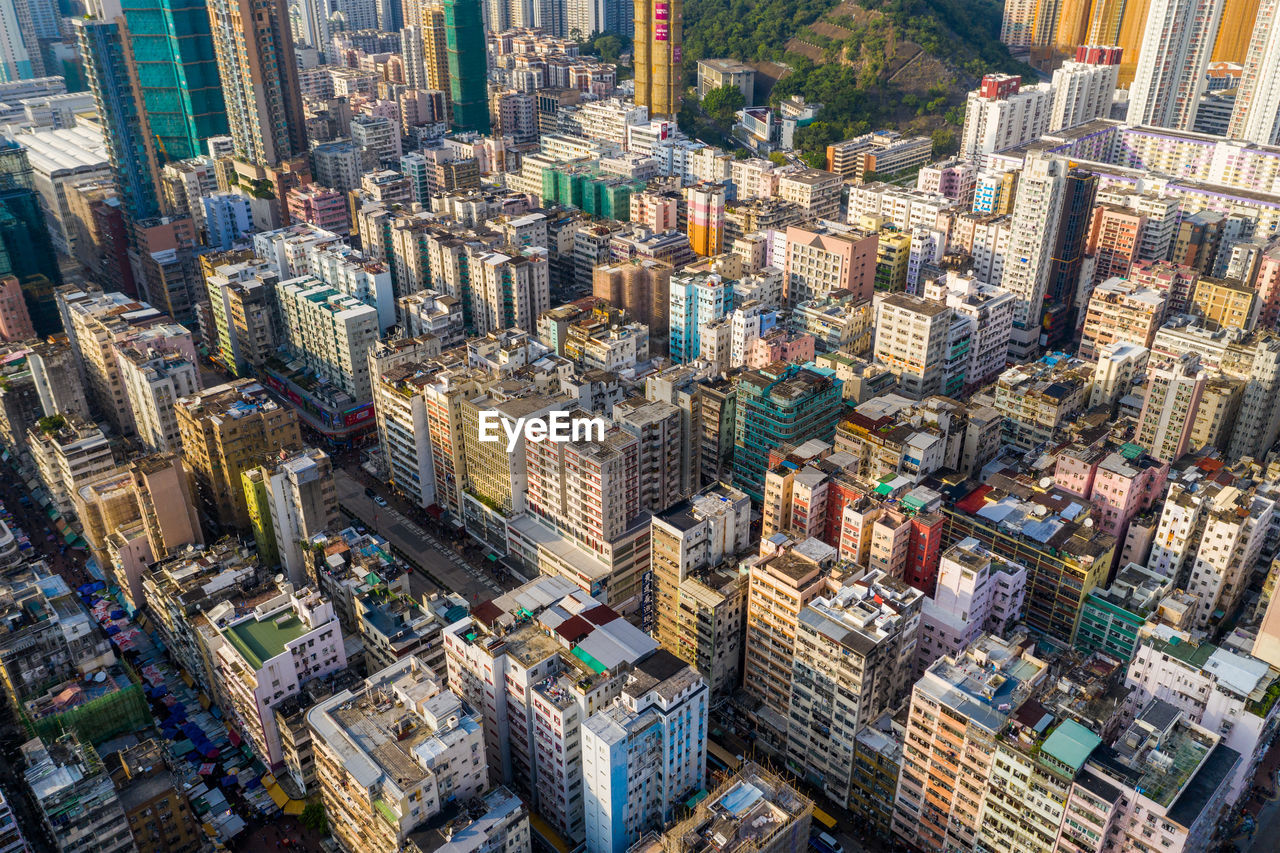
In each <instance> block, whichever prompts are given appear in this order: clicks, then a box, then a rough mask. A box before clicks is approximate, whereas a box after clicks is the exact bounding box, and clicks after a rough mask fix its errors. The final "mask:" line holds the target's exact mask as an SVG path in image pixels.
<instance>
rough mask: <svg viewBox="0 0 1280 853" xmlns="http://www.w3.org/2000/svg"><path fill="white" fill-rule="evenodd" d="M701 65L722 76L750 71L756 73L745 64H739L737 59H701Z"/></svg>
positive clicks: (699, 61) (699, 62)
mask: <svg viewBox="0 0 1280 853" xmlns="http://www.w3.org/2000/svg"><path fill="white" fill-rule="evenodd" d="M698 64H699V65H705V66H707V67H708V68H711V69H712V70H714V71H718V72H720V73H721V74H742V73H744V72H747V71H750V72H751V73H753V74H754V73H755V69H754V68H752V67H751V66H750V65H747V64H746V63H745V62H739V61H738V60H736V59H699V60H698Z"/></svg>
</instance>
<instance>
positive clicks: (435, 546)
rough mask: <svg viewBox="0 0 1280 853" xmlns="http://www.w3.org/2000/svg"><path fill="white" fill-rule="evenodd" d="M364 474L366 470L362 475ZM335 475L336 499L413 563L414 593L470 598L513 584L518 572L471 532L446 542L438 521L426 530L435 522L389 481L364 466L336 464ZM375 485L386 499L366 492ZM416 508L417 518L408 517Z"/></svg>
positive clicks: (480, 598) (488, 595)
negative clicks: (490, 554) (491, 556)
mask: <svg viewBox="0 0 1280 853" xmlns="http://www.w3.org/2000/svg"><path fill="white" fill-rule="evenodd" d="M361 475H363V476H361ZM358 476H361V479H360V480H357V479H356V478H357V477H358ZM334 481H335V483H336V485H337V489H338V505H339V506H340V507H341V508H342V509H343V510H344V511H345V512H347V513H348V514H349V515H351V516H352V517H353V518H356V519H358V520H359V521H360V522H361V523H363V524H364V525H366V526H367V527H368V528H370V529H371V530H373V531H375V532H376V533H377V534H378V535H379V536H382V537H383V538H385V539H386V540H387V541H388V542H390V543H391V545H392V547H394V548H395V549H396V551H398V552H399V554H400V555H401V556H402V557H403V558H404V559H405V560H406V561H407V562H409V564H410V565H411V566H412V567H413V569H414V572H413V580H412V582H411V584H410V586H411V589H412V591H413V594H414V596H415V597H416V596H419V595H421V594H422V593H424V592H439V591H444V592H456V593H458V594H459V595H461V596H462V597H463V598H465V599H466V600H467V603H468V604H476V603H478V602H481V601H486V600H488V599H490V598H493V597H494V596H497V595H501V594H502V593H503V592H504V591H505V590H507V589H511V588H513V587H515V586H516V585H517V584H518V583H519V582H520V579H519V578H512V577H511V576H510V574H509V573H508V572H507V571H506V569H505V568H503V567H502V566H501V565H500V564H499V563H497V562H494V561H490V560H486V559H485V558H484V557H485V554H484V552H483V551H480V550H478V549H477V547H476V545H475V543H474V542H473V541H472V540H471V539H470V537H467V536H462V537H461V538H459V539H458V540H457V541H456V542H452V541H450V542H446V541H444V540H446V539H451V538H452V537H451V535H450V533H448V532H445V531H444V530H441V529H440V528H439V527H437V528H436V529H437V532H438V534H439V535H436V534H435V533H431V532H428V531H427V530H426V529H424V525H434V524H435V522H433V521H430V520H428V519H427V517H426V516H425V514H423V513H422V512H421V510H414V509H413V508H411V507H409V506H408V505H407V504H405V503H404V502H403V501H401V500H400V499H399V498H397V497H396V496H395V495H393V494H391V491H390V490H389V489H387V488H386V486H384V485H382V484H380V483H378V482H377V481H375V480H374V479H373V478H372V477H369V476H368V475H367V474H364V473H363V472H362V471H359V470H358V469H357V471H355V472H352V471H351V470H347V469H336V470H335V471H334ZM367 488H371V489H373V490H374V492H375V493H376V494H378V495H380V496H381V497H382V498H383V500H385V501H386V502H387V505H386V506H379V505H378V504H376V503H375V502H374V501H373V499H372V498H370V497H369V496H368V495H367V494H366V493H365V489H367ZM410 513H414V514H415V516H416V517H417V518H418V519H419V520H418V521H415V520H413V519H411V518H410V517H409V514H410Z"/></svg>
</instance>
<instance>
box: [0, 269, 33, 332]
mask: <svg viewBox="0 0 1280 853" xmlns="http://www.w3.org/2000/svg"><path fill="white" fill-rule="evenodd" d="M35 336H36V329H35V326H33V325H31V314H30V313H28V311H27V301H26V300H25V299H23V297H22V285H21V284H19V283H18V279H17V278H16V277H14V276H11V275H7V276H5V277H4V278H0V338H2V339H4V340H6V341H26V340H30V339H31V338H34V337H35Z"/></svg>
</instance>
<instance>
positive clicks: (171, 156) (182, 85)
mask: <svg viewBox="0 0 1280 853" xmlns="http://www.w3.org/2000/svg"><path fill="white" fill-rule="evenodd" d="M120 6H121V11H122V12H123V13H124V19H125V22H126V24H127V25H128V29H129V42H130V45H131V47H132V53H133V62H134V66H135V68H136V71H137V75H138V86H139V89H140V90H141V93H142V102H143V109H144V110H145V112H146V114H147V116H148V119H149V123H150V125H151V133H152V134H153V135H154V138H155V139H156V140H157V147H158V148H159V149H160V162H161V163H162V164H163V163H164V162H167V161H169V160H185V159H187V158H188V157H198V156H199V155H201V154H203V153H204V149H205V143H206V142H207V141H208V139H209V137H211V136H224V135H226V133H227V132H228V125H227V108H226V105H225V104H224V102H223V100H222V82H221V80H220V79H219V78H218V60H217V57H216V56H214V53H213V35H212V30H211V29H210V25H209V8H208V6H207V5H206V4H205V2H204V0H121V4H120Z"/></svg>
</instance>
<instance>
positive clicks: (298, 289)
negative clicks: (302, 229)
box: [276, 276, 378, 402]
mask: <svg viewBox="0 0 1280 853" xmlns="http://www.w3.org/2000/svg"><path fill="white" fill-rule="evenodd" d="M276 299H277V301H278V304H279V310H280V317H281V326H282V328H283V330H284V333H285V335H284V343H285V345H286V346H287V347H288V348H289V351H290V352H291V353H292V354H293V355H294V356H295V357H296V358H299V359H301V360H302V361H304V362H305V363H306V365H307V367H308V368H309V370H310V371H311V373H312V374H313V375H315V376H316V377H317V378H319V379H322V380H324V381H326V382H328V383H329V384H331V385H333V386H334V387H336V388H338V389H341V390H342V391H345V392H346V393H347V394H350V395H351V398H352V399H353V400H355V401H357V402H364V401H367V400H369V399H371V398H372V396H373V385H372V384H371V382H370V379H369V362H368V358H369V350H370V348H372V347H373V346H374V344H376V343H377V342H378V311H377V309H375V308H372V307H370V306H368V305H366V304H365V303H363V302H361V301H360V300H359V299H356V298H355V297H353V296H348V295H346V294H345V293H339V292H338V291H336V290H334V289H333V288H332V287H329V286H328V285H327V284H321V283H320V282H318V281H316V279H314V278H312V277H310V276H306V277H303V278H297V279H293V280H291V281H288V282H285V283H283V284H280V285H277V288H276Z"/></svg>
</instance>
